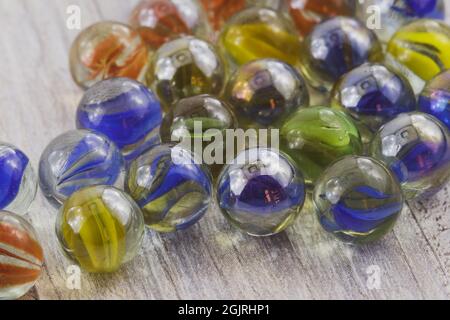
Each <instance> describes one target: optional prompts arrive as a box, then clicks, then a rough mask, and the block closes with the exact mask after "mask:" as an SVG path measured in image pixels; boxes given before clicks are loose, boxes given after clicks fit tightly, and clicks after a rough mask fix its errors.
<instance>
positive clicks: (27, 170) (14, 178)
mask: <svg viewBox="0 0 450 320" xmlns="http://www.w3.org/2000/svg"><path fill="white" fill-rule="evenodd" d="M36 190H37V179H36V176H35V174H34V171H33V168H32V167H31V164H30V160H29V159H28V157H27V156H26V155H25V154H24V153H23V152H22V151H20V150H19V149H17V148H16V147H14V146H12V145H9V144H6V143H0V209H2V210H8V211H13V212H17V213H20V214H25V213H26V212H27V210H28V208H29V207H30V205H31V202H33V200H34V196H35V195H36Z"/></svg>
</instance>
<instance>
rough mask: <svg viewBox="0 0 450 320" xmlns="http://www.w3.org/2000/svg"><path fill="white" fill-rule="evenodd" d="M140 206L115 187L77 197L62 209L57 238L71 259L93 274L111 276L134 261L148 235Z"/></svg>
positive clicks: (94, 188) (79, 193)
mask: <svg viewBox="0 0 450 320" xmlns="http://www.w3.org/2000/svg"><path fill="white" fill-rule="evenodd" d="M144 230H145V226H144V219H143V216H142V212H141V210H140V209H139V207H138V205H137V204H136V203H135V202H134V201H133V199H131V198H130V197H129V196H128V195H127V194H126V193H124V192H123V191H120V190H119V189H116V188H114V187H111V186H91V187H86V188H84V189H81V190H78V191H76V192H75V193H73V194H72V195H71V196H70V197H69V198H68V199H67V201H66V202H65V203H64V206H63V207H62V208H61V210H60V212H59V215H58V218H57V222H56V234H57V236H58V240H59V242H60V245H61V247H62V248H63V250H64V252H65V253H66V254H67V255H68V257H69V258H71V259H72V260H74V261H75V262H77V263H78V264H79V265H80V267H81V268H83V269H84V270H85V271H87V272H91V273H109V272H114V271H116V270H118V269H119V268H120V267H121V266H122V265H123V264H124V263H126V262H128V261H130V260H132V259H133V258H134V257H135V255H136V252H137V251H138V249H139V248H140V245H141V243H142V238H143V235H144Z"/></svg>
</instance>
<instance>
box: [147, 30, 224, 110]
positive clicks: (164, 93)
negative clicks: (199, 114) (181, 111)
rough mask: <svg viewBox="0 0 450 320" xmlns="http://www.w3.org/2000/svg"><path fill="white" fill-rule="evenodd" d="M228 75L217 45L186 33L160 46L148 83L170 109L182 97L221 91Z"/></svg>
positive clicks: (148, 73) (148, 75)
mask: <svg viewBox="0 0 450 320" xmlns="http://www.w3.org/2000/svg"><path fill="white" fill-rule="evenodd" d="M224 78H225V69H224V65H223V61H222V58H221V57H220V56H219V54H218V53H217V52H216V49H215V48H214V46H213V45H211V44H210V43H208V42H206V41H204V40H200V39H197V38H194V37H184V38H180V39H176V40H173V41H171V42H168V43H166V44H164V45H163V46H162V47H161V48H159V50H158V51H157V52H156V53H155V55H154V56H153V60H152V64H151V67H150V68H149V71H148V72H147V75H146V83H147V85H148V86H149V87H150V86H151V87H152V88H153V89H154V90H155V92H156V94H157V95H158V97H159V98H160V100H161V101H162V102H163V104H164V106H165V108H166V110H168V109H170V106H171V105H172V104H173V103H174V102H176V101H178V100H180V99H182V98H187V97H191V96H195V95H199V94H214V95H218V94H220V93H221V92H222V89H223V85H224V81H225V79H224Z"/></svg>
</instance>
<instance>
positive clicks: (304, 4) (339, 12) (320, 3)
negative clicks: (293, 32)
mask: <svg viewBox="0 0 450 320" xmlns="http://www.w3.org/2000/svg"><path fill="white" fill-rule="evenodd" d="M286 6H287V9H288V11H289V14H290V16H291V18H292V20H293V21H294V23H295V26H296V27H297V30H298V32H299V33H300V34H301V35H302V36H307V35H308V34H309V33H310V32H311V31H312V30H313V28H314V27H315V26H316V25H317V24H319V23H321V22H323V21H325V20H326V19H329V18H332V17H336V16H352V15H353V5H352V4H351V1H349V0H286Z"/></svg>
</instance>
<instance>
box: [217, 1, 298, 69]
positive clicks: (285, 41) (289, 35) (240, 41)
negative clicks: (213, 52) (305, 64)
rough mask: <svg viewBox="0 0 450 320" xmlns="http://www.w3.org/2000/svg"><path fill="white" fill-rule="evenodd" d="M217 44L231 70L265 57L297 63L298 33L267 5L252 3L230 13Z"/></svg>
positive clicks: (287, 21)
mask: <svg viewBox="0 0 450 320" xmlns="http://www.w3.org/2000/svg"><path fill="white" fill-rule="evenodd" d="M219 48H220V50H221V53H222V55H223V56H224V57H225V58H226V61H227V63H228V67H229V68H230V70H234V69H236V67H238V66H241V65H243V64H246V63H248V62H251V61H253V60H258V59H264V58H274V59H278V60H281V61H284V62H286V63H289V64H291V65H294V66H295V65H298V63H299V52H300V40H299V37H298V35H297V33H296V32H295V30H294V28H293V26H292V25H291V23H290V21H289V20H287V19H286V18H285V17H284V16H283V15H282V14H281V13H278V12H277V11H275V10H271V9H268V8H261V7H252V8H249V9H246V10H244V11H241V12H239V13H238V14H236V15H235V16H233V17H232V18H231V19H230V20H229V21H228V23H227V24H226V25H225V27H224V28H223V29H222V32H221V34H220V37H219Z"/></svg>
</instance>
